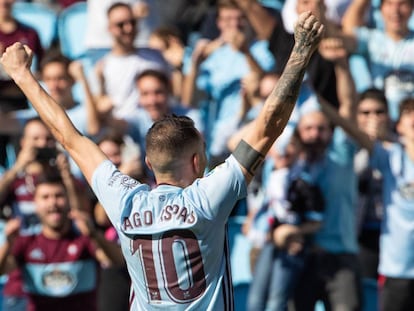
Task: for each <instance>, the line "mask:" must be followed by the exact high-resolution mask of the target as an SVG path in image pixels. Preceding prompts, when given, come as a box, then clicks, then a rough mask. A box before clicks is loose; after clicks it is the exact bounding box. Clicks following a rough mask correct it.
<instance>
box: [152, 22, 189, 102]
mask: <svg viewBox="0 0 414 311" xmlns="http://www.w3.org/2000/svg"><path fill="white" fill-rule="evenodd" d="M148 46H149V47H150V48H153V49H157V50H160V51H161V53H162V55H163V56H164V58H165V59H166V60H167V62H168V63H169V64H170V66H171V68H173V71H172V77H171V79H172V81H173V82H172V85H173V94H174V96H175V97H176V98H177V99H181V92H182V83H183V72H182V67H183V62H184V58H185V57H186V56H187V54H189V53H190V49H189V48H186V46H185V45H184V43H183V42H182V40H181V37H180V34H179V32H178V30H175V29H174V28H171V27H169V28H161V27H160V28H157V29H155V30H154V31H153V32H152V33H151V36H150V38H149V41H148Z"/></svg>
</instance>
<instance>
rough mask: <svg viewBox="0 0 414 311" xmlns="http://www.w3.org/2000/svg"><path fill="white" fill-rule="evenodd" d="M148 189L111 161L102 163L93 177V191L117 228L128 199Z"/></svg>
mask: <svg viewBox="0 0 414 311" xmlns="http://www.w3.org/2000/svg"><path fill="white" fill-rule="evenodd" d="M148 188H149V187H148V186H147V185H145V184H141V183H140V182H138V181H137V180H135V179H133V178H131V177H129V176H127V175H124V174H122V173H121V172H120V171H119V170H118V169H117V168H116V167H115V166H114V165H113V164H112V162H110V161H104V162H102V163H101V164H100V165H99V166H98V168H97V169H96V170H95V172H94V173H93V176H92V190H93V191H94V193H95V195H96V197H97V198H98V200H99V202H100V203H101V204H102V206H103V208H104V209H105V212H106V214H107V215H108V217H109V219H110V220H111V222H112V224H113V225H114V226H116V227H117V224H118V223H119V221H120V215H121V211H122V208H123V202H124V200H125V199H126V197H129V196H131V195H133V194H134V193H136V192H137V191H139V190H140V189H145V190H148Z"/></svg>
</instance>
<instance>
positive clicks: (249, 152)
mask: <svg viewBox="0 0 414 311" xmlns="http://www.w3.org/2000/svg"><path fill="white" fill-rule="evenodd" d="M233 156H234V157H235V158H236V160H237V161H238V162H239V163H240V164H241V165H242V166H243V167H244V168H245V169H246V170H247V171H248V172H249V174H251V175H254V173H255V171H256V169H257V168H258V167H259V166H260V165H261V164H262V163H263V161H264V158H265V157H264V155H263V154H261V153H260V152H257V151H256V150H254V149H253V148H252V147H251V146H250V145H249V144H248V143H246V142H245V141H244V140H241V141H240V143H239V144H238V145H237V147H236V149H235V150H234V151H233Z"/></svg>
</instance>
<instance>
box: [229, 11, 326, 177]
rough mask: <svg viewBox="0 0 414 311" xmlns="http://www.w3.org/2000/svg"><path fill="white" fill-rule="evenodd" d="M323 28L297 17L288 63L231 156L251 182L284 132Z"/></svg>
mask: <svg viewBox="0 0 414 311" xmlns="http://www.w3.org/2000/svg"><path fill="white" fill-rule="evenodd" d="M322 33H323V25H321V23H320V22H319V21H318V20H317V19H316V17H315V16H313V15H312V14H311V13H310V12H305V13H303V14H301V15H300V17H299V20H298V22H297V24H296V27H295V45H294V47H293V50H292V52H291V54H290V57H289V60H288V63H287V65H286V67H285V69H284V71H283V73H282V75H281V77H280V80H279V81H278V83H277V84H276V86H275V88H274V89H273V91H272V93H271V94H270V95H269V97H268V98H267V99H266V102H265V104H264V106H263V108H262V110H261V112H260V114H259V116H258V117H257V118H256V119H255V120H254V121H253V126H252V127H251V131H248V133H246V134H245V135H244V136H243V137H242V140H241V142H240V143H239V144H238V146H237V147H236V149H235V150H234V152H233V155H234V156H235V157H236V159H237V160H238V161H239V163H240V165H241V166H242V168H243V172H244V175H245V176H246V180H247V181H250V179H251V177H252V176H253V175H254V171H255V168H256V167H257V166H259V164H260V163H261V162H262V161H263V158H264V156H265V155H266V153H267V152H268V151H269V149H270V147H271V146H272V145H273V143H274V141H275V140H276V138H277V137H279V135H280V134H281V133H282V131H283V129H284V128H285V126H286V124H287V122H288V120H289V118H290V115H291V113H292V110H293V108H294V106H295V103H296V100H297V97H298V94H299V89H300V86H301V83H302V79H303V76H304V73H305V70H306V66H307V64H308V62H309V60H310V58H311V56H312V54H313V52H314V51H315V50H316V48H317V46H318V44H319V42H320V40H321V37H322Z"/></svg>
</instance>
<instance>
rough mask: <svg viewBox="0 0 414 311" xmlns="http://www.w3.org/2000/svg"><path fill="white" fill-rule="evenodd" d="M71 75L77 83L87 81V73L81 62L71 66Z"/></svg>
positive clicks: (73, 63)
mask: <svg viewBox="0 0 414 311" xmlns="http://www.w3.org/2000/svg"><path fill="white" fill-rule="evenodd" d="M69 74H70V75H71V76H72V78H73V79H74V80H75V81H81V80H83V79H85V71H84V70H83V65H82V63H81V62H80V61H73V62H71V63H70V64H69Z"/></svg>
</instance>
